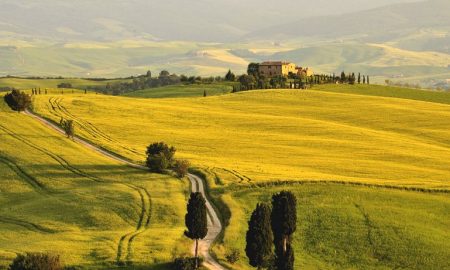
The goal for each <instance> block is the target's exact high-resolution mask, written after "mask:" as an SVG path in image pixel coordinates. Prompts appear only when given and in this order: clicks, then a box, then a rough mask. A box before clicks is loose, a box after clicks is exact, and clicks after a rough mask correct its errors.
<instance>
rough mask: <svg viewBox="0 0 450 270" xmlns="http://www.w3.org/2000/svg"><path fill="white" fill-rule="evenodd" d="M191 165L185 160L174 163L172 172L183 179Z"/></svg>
mask: <svg viewBox="0 0 450 270" xmlns="http://www.w3.org/2000/svg"><path fill="white" fill-rule="evenodd" d="M190 166H191V164H190V163H189V161H187V160H185V159H181V160H177V161H175V165H174V166H173V170H174V171H175V173H176V174H177V176H178V177H179V178H183V177H185V176H186V174H187V173H188V170H189V167H190Z"/></svg>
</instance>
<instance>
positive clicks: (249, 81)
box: [239, 74, 256, 90]
mask: <svg viewBox="0 0 450 270" xmlns="http://www.w3.org/2000/svg"><path fill="white" fill-rule="evenodd" d="M239 82H240V83H241V84H242V85H243V86H244V87H245V89H246V90H251V89H253V88H254V86H255V83H256V80H255V77H253V75H246V74H243V75H241V76H239Z"/></svg>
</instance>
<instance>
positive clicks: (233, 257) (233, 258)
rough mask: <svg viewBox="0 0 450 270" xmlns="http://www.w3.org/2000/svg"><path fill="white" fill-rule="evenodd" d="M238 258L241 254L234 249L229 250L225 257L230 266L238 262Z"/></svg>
mask: <svg viewBox="0 0 450 270" xmlns="http://www.w3.org/2000/svg"><path fill="white" fill-rule="evenodd" d="M240 257H241V252H240V251H239V250H238V249H236V248H233V249H232V250H230V252H228V253H227V254H226V255H225V258H226V259H227V261H228V262H229V263H231V264H234V263H236V262H237V261H239V258H240Z"/></svg>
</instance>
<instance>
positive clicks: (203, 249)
mask: <svg viewBox="0 0 450 270" xmlns="http://www.w3.org/2000/svg"><path fill="white" fill-rule="evenodd" d="M24 113H25V114H27V115H29V116H31V117H33V118H34V119H36V120H38V121H39V122H41V123H42V124H44V125H45V126H47V127H49V128H51V129H53V130H55V131H57V132H59V133H61V134H63V135H65V132H64V130H63V129H62V128H61V127H59V126H58V125H56V124H54V123H52V122H50V121H48V120H47V119H45V118H43V117H41V116H39V115H36V114H34V113H32V112H30V111H29V110H26V111H25V112H24ZM74 141H76V142H78V143H80V144H82V145H84V146H85V147H87V148H89V149H91V150H93V151H95V152H97V153H99V154H101V155H103V156H106V157H108V158H111V159H113V160H115V161H119V162H121V163H124V164H126V165H129V166H131V167H133V168H136V169H140V170H148V168H147V167H145V166H142V165H139V164H135V163H133V162H131V161H129V160H126V159H124V158H121V157H119V156H117V155H114V154H112V153H110V152H108V151H105V150H103V149H101V148H100V147H98V146H95V145H94V144H92V143H90V142H88V141H86V140H83V139H81V138H79V137H75V138H74ZM188 178H189V181H190V182H191V189H192V192H200V193H202V194H203V197H204V198H205V200H206V208H207V212H208V234H207V235H206V237H205V238H204V239H202V240H201V241H199V246H198V248H199V254H200V255H201V256H202V257H203V258H204V262H203V265H204V266H205V267H206V268H208V269H210V270H226V268H224V267H223V266H221V265H220V264H219V263H218V262H217V261H216V260H215V259H214V258H213V257H212V256H211V253H210V249H211V246H212V244H213V242H214V241H215V240H216V238H217V236H218V235H219V234H220V232H221V231H222V223H221V221H220V219H219V217H218V215H217V213H216V211H215V209H214V207H213V206H212V204H211V202H210V200H209V199H208V197H207V196H206V192H205V185H204V181H203V180H202V179H201V178H200V177H198V176H196V175H194V174H188ZM192 253H194V246H193V247H192Z"/></svg>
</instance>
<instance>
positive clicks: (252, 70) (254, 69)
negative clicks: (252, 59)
mask: <svg viewBox="0 0 450 270" xmlns="http://www.w3.org/2000/svg"><path fill="white" fill-rule="evenodd" d="M247 75H252V76H254V77H258V75H259V64H258V63H250V64H248V67H247Z"/></svg>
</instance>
